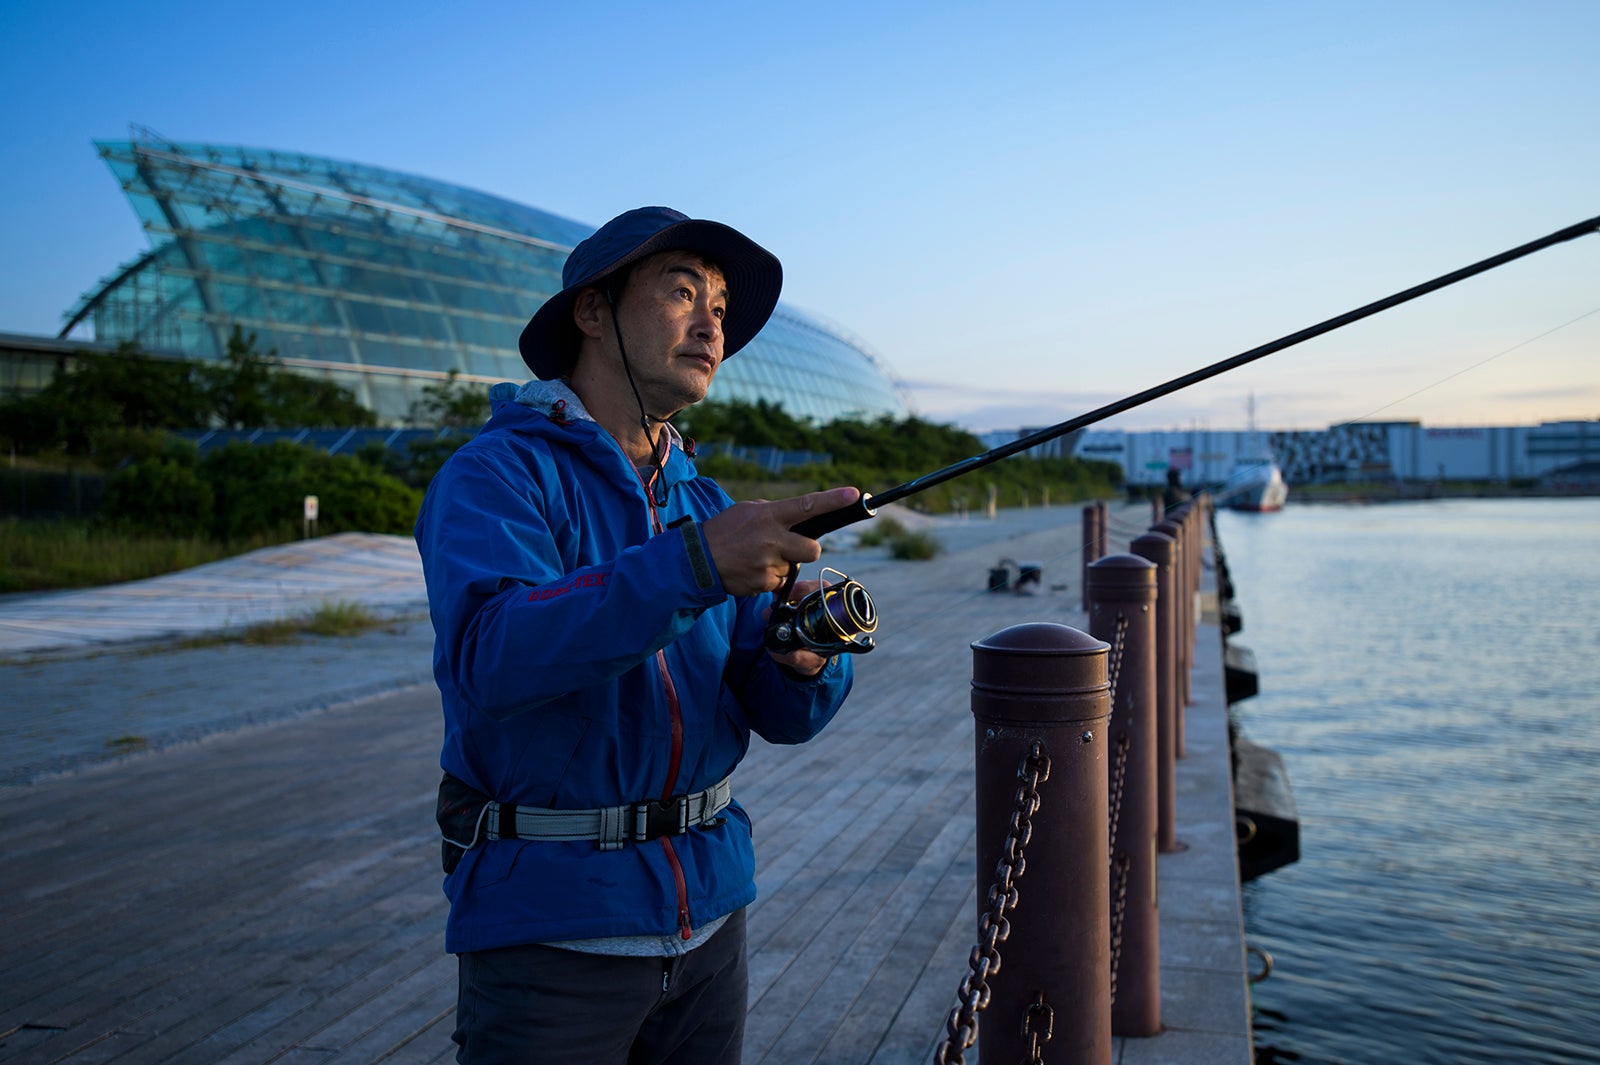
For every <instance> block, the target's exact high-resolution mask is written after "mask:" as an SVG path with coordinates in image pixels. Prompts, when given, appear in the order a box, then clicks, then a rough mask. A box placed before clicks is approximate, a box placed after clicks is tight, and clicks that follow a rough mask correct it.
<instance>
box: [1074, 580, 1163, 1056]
mask: <svg viewBox="0 0 1600 1065" xmlns="http://www.w3.org/2000/svg"><path fill="white" fill-rule="evenodd" d="M1156 578H1157V567H1156V564H1155V563H1153V562H1151V561H1149V560H1148V559H1144V558H1139V557H1137V556H1134V555H1108V556H1106V557H1105V558H1102V559H1101V560H1100V561H1098V562H1096V563H1095V564H1094V565H1093V566H1091V567H1089V633H1090V635H1092V636H1096V637H1098V638H1100V639H1102V640H1105V641H1106V642H1107V643H1109V644H1111V667H1110V669H1111V677H1110V680H1111V685H1112V688H1111V720H1110V723H1109V725H1108V726H1107V736H1108V737H1109V740H1110V745H1111V746H1110V751H1109V752H1108V757H1109V759H1110V763H1111V764H1110V774H1109V775H1110V788H1109V791H1108V803H1109V806H1108V809H1109V812H1110V814H1109V815H1110V819H1111V825H1110V829H1111V831H1110V839H1111V865H1110V869H1111V876H1110V889H1111V972H1112V981H1113V982H1112V991H1111V1032H1112V1034H1113V1035H1125V1036H1150V1035H1156V1034H1157V1033H1159V1032H1160V1031H1161V925H1160V918H1159V915H1158V914H1157V912H1156V825H1157V744H1158V742H1159V736H1158V731H1157V726H1156V587H1157V586H1156Z"/></svg>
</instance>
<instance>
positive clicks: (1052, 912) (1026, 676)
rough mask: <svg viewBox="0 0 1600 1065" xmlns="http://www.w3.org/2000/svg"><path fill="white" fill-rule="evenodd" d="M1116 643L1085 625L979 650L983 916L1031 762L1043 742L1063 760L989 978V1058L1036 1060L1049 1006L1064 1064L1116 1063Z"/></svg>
mask: <svg viewBox="0 0 1600 1065" xmlns="http://www.w3.org/2000/svg"><path fill="white" fill-rule="evenodd" d="M1107 650H1108V648H1107V645H1106V644H1105V643H1103V642H1101V641H1100V640H1096V639H1095V638H1093V637H1092V636H1089V635H1088V634H1086V633H1083V632H1079V631H1078V630H1077V629H1071V628H1068V627H1067V626H1065V625H1056V624H1052V623H1047V622H1035V623H1031V624H1026V625H1016V626H1013V627H1011V628H1008V629H1003V630H1001V631H1000V632H997V633H995V634H994V635H992V636H989V637H987V638H986V639H983V640H980V641H978V642H976V643H974V644H973V645H972V715H973V725H974V744H975V751H976V759H975V763H976V764H975V768H976V774H977V799H976V808H977V829H978V831H977V855H978V867H977V875H978V912H979V916H980V921H981V919H982V915H983V914H984V913H985V912H986V911H987V910H988V909H989V908H990V905H991V899H990V889H991V887H992V886H993V885H994V884H995V870H996V867H997V866H998V865H999V863H1000V859H1001V856H1002V854H1004V853H1005V852H1006V843H1007V838H1008V835H1009V832H1008V827H1007V826H1008V823H1010V822H1011V821H1012V818H1013V815H1015V814H1016V813H1017V804H1018V801H1019V792H1020V789H1019V787H1018V775H1019V773H1018V769H1019V767H1020V766H1022V765H1023V764H1024V761H1025V759H1026V758H1027V757H1028V754H1029V750H1030V748H1031V746H1032V745H1033V744H1034V743H1035V742H1036V741H1037V742H1038V743H1039V744H1040V745H1041V746H1042V748H1043V752H1044V753H1045V754H1046V755H1047V756H1048V757H1049V759H1050V776H1049V779H1048V780H1046V781H1044V782H1042V783H1041V784H1040V785H1039V797H1040V805H1039V810H1038V813H1037V815H1036V816H1034V817H1033V819H1032V831H1031V837H1030V838H1028V840H1027V841H1026V844H1025V846H1024V848H1023V850H1024V857H1025V860H1026V873H1025V874H1024V875H1022V876H1021V878H1020V879H1018V880H1017V881H1016V884H1015V890H1016V892H1017V901H1016V906H1015V909H1012V910H1011V911H1010V913H1009V914H1008V919H1009V921H1010V933H1009V936H1008V937H1007V938H1006V939H1005V940H1004V941H1003V942H1001V943H999V944H997V949H998V950H999V951H1000V953H1001V957H1002V959H1003V964H1002V965H1001V966H1000V967H999V969H998V971H995V972H994V974H993V975H992V977H990V978H989V980H988V983H989V986H990V988H991V991H992V998H991V1001H990V1005H989V1008H988V1010H987V1012H985V1013H984V1014H982V1016H981V1018H980V1023H979V1028H978V1032H979V1035H978V1056H979V1060H981V1061H990V1062H1007V1061H1024V1060H1027V1056H1028V1053H1029V1050H1030V1045H1029V1036H1028V1035H1026V1034H1025V1029H1024V1025H1025V1024H1026V1023H1028V1022H1029V1021H1030V1020H1034V1021H1038V1020H1039V1019H1040V1015H1041V1014H1044V1013H1045V1011H1046V1010H1048V1011H1049V1014H1050V1015H1053V1020H1052V1024H1051V1030H1052V1031H1053V1036H1052V1038H1051V1039H1050V1045H1049V1048H1048V1051H1047V1053H1046V1054H1045V1058H1046V1060H1048V1061H1049V1062H1050V1063H1051V1065H1080V1063H1081V1065H1110V1062H1111V1002H1110V986H1109V982H1108V979H1107V978H1108V975H1109V972H1110V965H1111V930H1110V891H1109V883H1108V881H1107V877H1106V863H1107V861H1108V857H1107V853H1108V846H1107V840H1106V816H1107V814H1106V787H1107V776H1106V772H1107V764H1106V758H1107V749H1108V744H1107V742H1106V723H1107V719H1108V717H1109V715H1110V712H1111V705H1110V703H1111V699H1110V687H1109V684H1108V682H1107V678H1106V652H1107ZM980 949H981V943H980ZM1041 994H1042V995H1043V1002H1042V1005H1041V1004H1039V1003H1038V1000H1037V996H1039V995H1041Z"/></svg>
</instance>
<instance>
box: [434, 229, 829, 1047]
mask: <svg viewBox="0 0 1600 1065" xmlns="http://www.w3.org/2000/svg"><path fill="white" fill-rule="evenodd" d="M781 284H782V269H781V267H780V266H779V264H778V260H777V259H775V258H774V257H773V256H772V255H771V254H770V253H768V252H767V251H765V250H764V249H763V248H761V247H760V246H758V245H757V244H755V243H754V242H752V241H750V240H749V239H748V238H746V237H745V236H743V235H742V234H740V233H738V232H736V231H734V230H732V229H730V228H728V227H727V226H724V225H721V224H719V223H716V222H708V221H698V220H691V219H689V218H688V217H686V216H685V215H682V214H680V213H678V212H677V211H672V210H668V209H666V208H663V207H645V208H640V209H638V210H634V211H629V212H627V213H626V214H623V215H619V216H618V217H617V218H614V219H612V220H611V221H610V222H608V223H606V224H605V225H604V226H602V227H601V228H600V230H599V232H597V233H595V234H594V236H592V237H590V238H589V239H588V240H585V241H583V242H582V243H581V244H579V245H578V246H577V247H576V248H574V249H573V251H572V253H571V255H570V256H569V257H568V258H567V261H566V266H565V268H564V269H563V271H562V285H563V287H562V290H561V291H560V292H559V293H557V294H556V295H554V296H552V297H551V298H550V299H549V300H547V301H546V302H545V303H544V305H543V306H542V307H540V308H539V310H538V312H537V313H536V314H535V315H534V316H533V319H532V320H531V321H530V322H529V323H528V325H527V327H526V328H525V329H524V330H523V333H522V340H521V351H522V357H523V359H524V360H525V361H526V362H527V364H528V366H529V368H530V369H531V370H532V371H533V373H534V375H535V377H536V378H537V379H536V380H533V381H530V382H528V383H527V384H525V385H522V386H521V387H517V386H514V385H510V384H503V385H496V386H495V387H494V388H493V389H492V390H491V392H490V396H491V400H492V404H493V414H492V415H491V417H490V419H489V421H488V423H487V424H486V425H485V426H484V428H483V431H482V432H481V433H479V435H478V436H477V437H475V438H474V439H473V440H472V441H471V442H470V443H468V444H467V445H466V446H465V447H463V448H461V449H460V450H459V451H457V452H456V453H455V455H454V456H452V457H451V459H450V460H449V461H448V462H447V463H446V464H445V466H444V468H443V469H442V470H441V471H440V472H439V475H438V477H437V478H435V479H434V481H433V483H432V485H431V486H430V488H429V490H428V495H427V498H426V500H425V502H424V504H423V507H422V512H421V514H420V516H419V517H418V519H417V530H416V534H417V545H418V547H419V549H420V550H421V553H422V560H423V569H424V573H425V575H426V577H427V584H428V602H429V608H430V611H431V613H432V617H433V624H434V630H435V633H436V641H435V645H434V676H435V678H436V679H437V681H438V685H439V690H440V692H441V693H442V695H443V701H444V718H445V739H444V749H443V753H442V755H441V758H440V761H441V764H442V766H443V768H444V771H445V778H444V783H443V784H442V785H441V788H440V800H439V823H440V826H441V828H442V830H443V832H444V837H445V840H446V842H445V844H444V864H445V869H446V877H445V884H444V886H445V894H446V895H447V896H448V897H449V899H450V916H449V920H448V923H447V925H446V931H445V949H446V950H448V951H450V952H452V953H455V954H458V955H459V956H460V984H459V997H458V1000H457V1010H456V1030H455V1034H454V1039H455V1041H456V1043H457V1044H458V1045H459V1049H458V1051H457V1055H456V1060H457V1061H458V1062H464V1063H469V1065H477V1063H489V1062H493V1063H500V1062H513V1061H514V1062H535V1061H540V1062H543V1061H549V1062H574V1063H602V1065H605V1063H615V1065H625V1063H627V1065H637V1063H647V1062H669V1061H670V1062H681V1063H695V1065H701V1063H736V1062H738V1061H739V1059H740V1054H741V1044H742V1042H743V1033H744V1017H745V1010H746V1000H747V994H748V988H747V984H748V981H747V975H746V974H747V970H746V961H745V920H744V908H745V906H747V905H748V904H749V903H750V902H751V900H753V899H754V898H755V894H756V889H755V880H754V873H755V854H754V848H753V846H752V843H751V830H750V819H749V817H748V816H747V815H746V813H745V811H744V810H743V809H742V808H741V807H740V806H739V804H738V803H737V802H736V801H733V799H732V797H731V794H730V791H731V789H730V785H729V776H730V774H732V772H733V770H734V767H735V766H737V765H738V764H739V761H740V759H741V758H742V757H743V756H744V753H745V751H746V749H747V748H748V746H749V743H750V733H751V732H755V733H757V734H759V735H761V736H762V737H764V738H766V739H767V740H769V741H771V742H774V743H800V742H803V741H805V740H808V739H810V738H811V737H812V736H814V735H816V734H817V732H818V731H819V730H821V729H822V727H823V726H824V725H826V724H827V723H828V722H829V721H830V720H831V719H832V718H833V716H834V714H835V713H836V712H837V711H838V709H839V707H840V704H841V703H842V702H843V700H844V698H845V695H846V693H847V692H848V691H849V689H850V684H851V677H852V673H851V663H850V661H849V659H848V656H841V657H839V658H832V657H822V656H819V655H817V654H814V653H812V652H811V651H809V650H799V651H795V652H793V653H788V654H774V653H770V652H768V651H767V650H766V649H765V648H764V646H763V642H762V638H763V631H764V628H765V625H764V618H765V616H766V614H767V613H768V612H769V609H770V607H771V605H772V596H771V594H770V593H771V592H772V591H773V590H774V589H776V588H778V587H779V586H780V585H781V583H782V581H783V579H784V578H785V577H786V576H787V574H788V573H789V570H790V567H791V566H792V565H793V564H796V563H801V562H811V561H815V560H816V559H817V558H818V557H819V555H820V552H821V548H820V546H819V545H818V544H817V542H816V541H815V540H812V539H809V538H807V537H804V536H801V535H799V534H797V533H794V532H792V531H790V529H791V526H793V525H795V524H796V523H797V522H799V521H800V520H801V519H803V518H805V517H806V516H808V515H811V514H818V513H822V512H825V511H830V510H835V509H838V508H840V507H843V506H847V505H849V504H850V503H852V502H854V501H855V500H856V499H857V497H858V496H859V493H858V492H857V491H856V489H854V488H836V489H833V490H831V491H826V492H814V493H811V494H809V495H804V496H797V497H794V498H791V499H782V500H778V501H775V502H751V503H739V504H734V503H733V501H732V500H731V499H730V498H729V497H728V496H727V495H726V494H725V493H724V492H723V491H722V489H720V488H719V487H717V485H716V484H715V483H713V482H712V481H711V480H710V479H708V478H705V477H700V476H698V475H697V474H696V472H695V468H694V464H693V463H692V462H691V461H690V457H689V456H687V455H686V454H685V452H684V446H683V441H682V439H681V438H680V437H679V435H678V433H677V431H676V430H675V429H674V428H673V427H672V426H671V425H670V424H669V423H668V421H667V419H669V418H671V417H672V416H673V415H675V414H677V413H678V412H679V411H680V410H682V409H683V408H685V407H687V406H688V405H690V404H692V403H695V402H698V401H699V400H701V399H703V398H704V397H705V395H706V390H707V388H708V387H709V386H710V384H711V381H712V379H713V378H714V377H715V376H716V373H717V369H718V367H719V366H720V365H721V364H722V360H723V359H724V358H727V357H731V356H732V355H733V354H734V353H735V352H737V351H738V350H739V349H740V348H742V347H743V346H744V345H745V344H746V343H748V342H749V340H750V339H751V338H752V337H753V336H755V334H756V332H757V331H758V330H759V329H760V328H761V327H762V325H763V324H764V323H765V322H766V321H767V318H768V317H769V316H770V315H771V313H772V310H773V307H774V306H775V305H776V303H777V300H778V291H779V288H780V286H781ZM814 587H815V583H814V582H800V583H799V584H797V585H796V588H795V593H794V594H795V596H796V597H799V596H802V595H804V594H806V593H808V592H809V591H811V590H812V589H813V588H814Z"/></svg>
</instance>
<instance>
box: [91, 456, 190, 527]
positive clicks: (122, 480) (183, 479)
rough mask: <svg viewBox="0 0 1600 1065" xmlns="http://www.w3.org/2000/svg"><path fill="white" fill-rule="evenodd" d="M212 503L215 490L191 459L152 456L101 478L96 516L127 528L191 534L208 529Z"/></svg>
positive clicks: (105, 522) (111, 523) (102, 521)
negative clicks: (101, 493)
mask: <svg viewBox="0 0 1600 1065" xmlns="http://www.w3.org/2000/svg"><path fill="white" fill-rule="evenodd" d="M215 503H216V493H215V492H213V491H212V488H211V485H209V484H207V483H206V482H205V481H204V480H203V479H202V478H201V476H200V473H199V471H198V470H197V469H196V468H195V466H194V464H193V463H192V462H189V463H186V462H184V461H183V460H182V459H178V458H171V457H167V456H157V457H154V458H147V459H145V460H143V461H142V462H135V463H131V464H129V465H127V466H124V467H122V468H121V469H120V470H117V471H116V472H114V473H112V474H111V475H110V476H109V477H107V478H106V491H105V496H104V497H103V498H102V500H101V503H100V515H99V520H100V522H101V523H102V524H107V525H112V526H116V527H119V528H122V529H125V530H127V531H130V532H138V533H146V534H159V535H162V536H193V535H195V533H196V532H197V531H202V530H207V529H209V528H211V522H212V516H213V511H214V508H215Z"/></svg>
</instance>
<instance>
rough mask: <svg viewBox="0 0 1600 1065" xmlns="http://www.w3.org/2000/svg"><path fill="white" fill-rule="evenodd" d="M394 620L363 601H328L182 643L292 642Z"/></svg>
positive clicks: (353, 632) (351, 633)
mask: <svg viewBox="0 0 1600 1065" xmlns="http://www.w3.org/2000/svg"><path fill="white" fill-rule="evenodd" d="M390 624H391V622H390V620H389V619H387V618H381V617H378V616H377V615H375V614H373V613H372V612H371V611H369V610H368V609H367V608H366V607H364V606H362V605H361V604H360V603H349V602H344V601H332V600H330V601H328V602H324V603H322V604H321V605H319V606H318V607H317V608H316V609H315V610H313V611H311V612H310V613H309V614H300V615H296V616H294V617H287V618H278V619H276V620H274V621H263V622H260V623H259V624H256V625H251V626H250V627H249V628H245V629H239V630H237V631H235V632H217V633H208V634H206V635H204V636H193V637H190V638H188V639H186V640H182V641H180V642H179V643H178V645H177V646H178V647H179V648H182V649H184V650H191V649H193V648H196V647H216V646H218V645H220V644H225V643H248V644H256V645H269V644H280V643H289V642H291V641H293V640H297V639H299V638H300V637H301V636H360V635H361V634H362V633H364V632H371V631H372V630H374V629H381V628H384V627H386V626H388V625H390Z"/></svg>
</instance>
